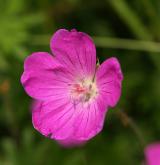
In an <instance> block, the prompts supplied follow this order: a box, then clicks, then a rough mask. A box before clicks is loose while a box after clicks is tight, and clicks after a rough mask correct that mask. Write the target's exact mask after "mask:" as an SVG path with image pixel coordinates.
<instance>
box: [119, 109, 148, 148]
mask: <svg viewBox="0 0 160 165" xmlns="http://www.w3.org/2000/svg"><path fill="white" fill-rule="evenodd" d="M118 117H119V118H120V120H121V121H122V124H123V125H124V126H128V127H130V128H131V129H132V130H133V132H134V133H135V135H136V136H137V138H138V140H139V142H140V144H141V146H142V148H144V147H145V146H146V141H145V139H144V136H143V134H142V131H141V130H140V129H139V127H138V126H137V124H136V123H135V122H134V121H133V119H132V118H131V117H129V116H128V115H127V114H126V113H125V112H124V111H121V110H120V111H118Z"/></svg>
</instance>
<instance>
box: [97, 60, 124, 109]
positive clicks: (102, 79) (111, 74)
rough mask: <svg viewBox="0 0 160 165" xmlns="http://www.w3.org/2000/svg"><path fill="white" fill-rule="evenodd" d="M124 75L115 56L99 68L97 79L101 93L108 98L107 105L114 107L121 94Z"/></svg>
mask: <svg viewBox="0 0 160 165" xmlns="http://www.w3.org/2000/svg"><path fill="white" fill-rule="evenodd" d="M122 79H123V75H122V72H121V68H120V64H119V62H118V60H117V59H116V58H114V57H112V58H110V59H108V60H106V61H104V62H103V63H102V65H100V67H99V68H98V70H97V73H96V81H97V86H98V88H99V94H100V95H101V96H102V97H103V98H104V99H106V105H108V106H110V107H114V106H115V105H116V104H117V102H118V100H119V98H120V95H121V84H122Z"/></svg>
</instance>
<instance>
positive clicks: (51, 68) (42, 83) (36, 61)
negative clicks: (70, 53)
mask: <svg viewBox="0 0 160 165" xmlns="http://www.w3.org/2000/svg"><path fill="white" fill-rule="evenodd" d="M72 79H73V75H72V73H69V72H68V71H67V70H66V69H65V68H62V67H61V65H60V64H59V63H58V62H57V61H56V60H55V59H54V57H53V56H51V55H49V54H48V53H34V54H32V55H31V56H29V57H28V58H27V59H26V61H25V65H24V72H23V75H22V77H21V83H22V85H23V87H24V89H25V91H26V92H27V93H28V95H30V96H31V97H33V98H34V99H39V100H48V99H51V98H54V97H63V96H64V95H65V96H66V95H67V90H68V86H69V84H70V83H71V82H72ZM65 92H66V93H65Z"/></svg>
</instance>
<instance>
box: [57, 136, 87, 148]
mask: <svg viewBox="0 0 160 165" xmlns="http://www.w3.org/2000/svg"><path fill="white" fill-rule="evenodd" d="M57 142H58V143H59V144H60V145H61V146H63V147H67V148H70V147H75V146H83V145H84V144H85V143H86V142H87V141H85V140H75V139H72V138H68V139H65V140H58V141H57Z"/></svg>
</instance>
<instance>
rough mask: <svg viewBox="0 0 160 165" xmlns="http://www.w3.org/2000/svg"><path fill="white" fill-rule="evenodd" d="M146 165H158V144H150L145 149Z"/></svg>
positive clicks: (159, 149) (159, 153) (159, 157)
mask: <svg viewBox="0 0 160 165" xmlns="http://www.w3.org/2000/svg"><path fill="white" fill-rule="evenodd" d="M145 157H146V163H147V165H160V143H154V144H150V145H149V146H147V147H146V149H145Z"/></svg>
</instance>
